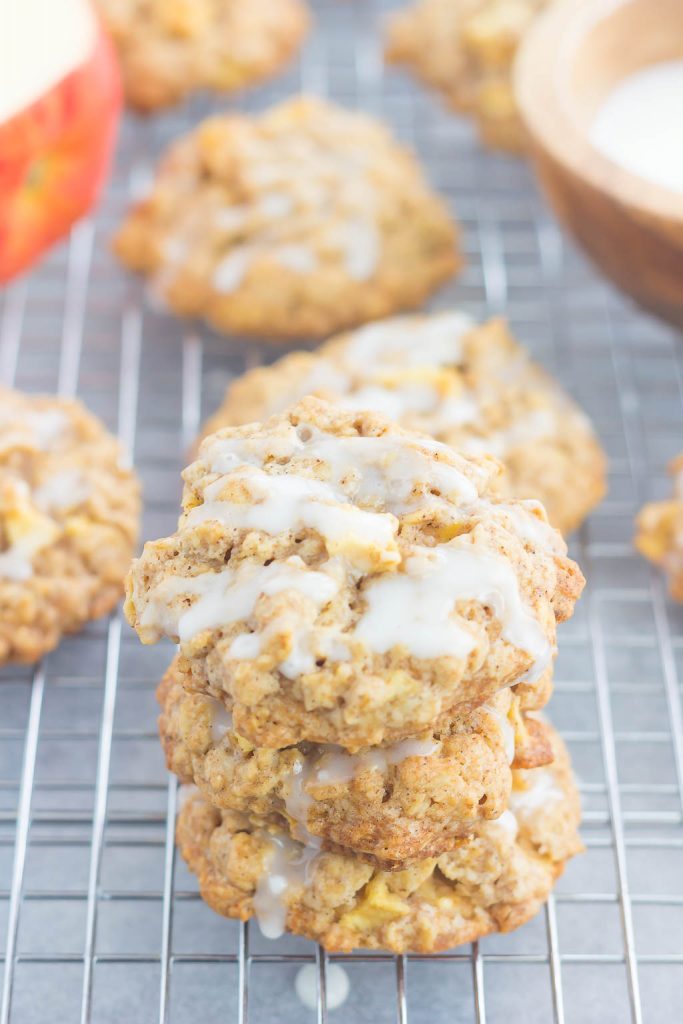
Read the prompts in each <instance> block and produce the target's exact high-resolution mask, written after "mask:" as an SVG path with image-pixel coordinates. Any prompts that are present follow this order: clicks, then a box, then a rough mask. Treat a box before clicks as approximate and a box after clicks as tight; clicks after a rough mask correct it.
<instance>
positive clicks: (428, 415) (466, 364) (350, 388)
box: [205, 312, 606, 533]
mask: <svg viewBox="0 0 683 1024" xmlns="http://www.w3.org/2000/svg"><path fill="white" fill-rule="evenodd" d="M308 394H315V395H318V396H320V397H321V398H325V399H329V400H330V401H335V402H338V403H339V404H340V405H341V406H343V407H344V408H346V409H363V408H364V409H374V410H375V411H376V412H381V413H385V414H386V415H388V416H391V417H392V419H394V420H396V422H398V423H400V424H401V426H403V427H407V428H408V429H410V430H421V431H424V432H425V433H428V434H431V435H432V437H435V438H436V439H437V440H439V441H443V442H444V443H445V444H449V445H451V446H452V447H453V448H455V449H456V450H457V451H459V452H464V453H465V454H466V455H478V454H480V453H482V452H488V453H490V454H492V455H495V456H496V457H497V458H499V459H500V460H501V461H502V462H503V463H504V465H505V467H506V469H507V473H505V474H504V475H502V476H501V477H500V478H499V480H498V483H497V489H498V492H499V493H500V494H501V495H507V496H511V497H516V498H538V499H539V500H540V501H541V502H542V503H543V505H544V506H545V509H546V512H547V513H548V518H549V519H550V521H551V523H552V524H553V525H554V526H556V527H557V528H558V529H560V530H562V532H563V533H567V532H569V531H570V530H573V529H574V528H575V527H577V526H579V525H580V523H581V522H582V520H583V519H584V518H585V516H586V515H587V514H588V512H589V511H590V510H591V508H592V507H593V506H594V505H596V504H597V503H598V502H599V501H600V500H601V498H602V496H603V495H604V493H605V476H606V459H605V456H604V453H603V451H602V449H601V447H600V444H599V442H598V441H597V439H596V437H595V434H594V432H593V429H592V427H591V425H590V423H589V421H588V419H587V417H586V416H585V415H584V413H583V412H582V411H581V410H580V409H579V408H578V407H577V406H576V405H575V404H574V402H572V401H571V399H569V398H568V396H567V395H566V394H565V393H564V392H563V391H562V390H561V389H560V387H559V385H558V384H557V383H556V382H555V381H554V380H553V379H552V378H551V377H549V376H548V375H547V374H546V373H545V372H544V371H543V370H542V369H541V368H540V367H539V366H538V365H537V364H536V363H534V362H532V360H531V359H530V358H529V355H528V353H527V351H526V350H525V349H524V348H523V347H522V346H521V345H520V344H519V343H518V342H516V341H515V339H514V338H513V337H512V336H511V335H510V332H509V331H508V329H507V326H506V324H505V322H504V321H502V320H489V321H488V322H487V323H484V324H481V325H477V324H476V323H474V322H473V321H472V320H470V319H469V317H467V316H465V315H464V314H462V313H455V312H454V313H438V314H434V315H432V316H403V317H395V318H393V319H390V320H384V321H381V322H380V323H377V324H371V325H369V326H367V327H361V328H360V329H359V330H357V331H355V332H353V333H351V334H346V335H342V336H341V337H339V338H334V339H333V340H332V341H329V342H327V343H326V344H325V345H323V346H322V348H320V349H318V350H317V352H294V353H292V354H290V355H287V356H285V357H284V358H282V359H280V360H279V361H278V362H276V363H274V364H273V365H271V366H260V367H258V368H257V369H254V370H251V371H250V372H249V373H246V374H245V375H244V376H243V377H241V378H239V379H238V380H237V381H235V382H234V383H232V384H231V385H230V387H229V388H228V391H227V393H226V396H225V400H224V402H223V405H222V406H221V408H220V409H219V410H218V412H217V413H216V415H215V416H214V417H213V418H212V419H211V420H210V421H209V423H208V425H207V427H206V430H205V433H213V432H214V431H216V430H219V429H220V428H222V427H227V426H239V425H241V424H243V423H253V422H254V421H255V420H264V419H266V418H267V417H268V416H271V415H273V414H274V413H276V412H280V411H281V410H282V409H285V408H286V407H287V406H289V405H291V404H292V403H293V402H296V401H298V400H299V399H300V398H303V397H304V396H305V395H308Z"/></svg>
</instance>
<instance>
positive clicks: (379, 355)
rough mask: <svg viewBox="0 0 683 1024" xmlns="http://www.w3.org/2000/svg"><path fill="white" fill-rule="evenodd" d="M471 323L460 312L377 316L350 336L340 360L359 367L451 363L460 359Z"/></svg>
mask: <svg viewBox="0 0 683 1024" xmlns="http://www.w3.org/2000/svg"><path fill="white" fill-rule="evenodd" d="M473 326H474V321H473V320H471V319H470V317H468V316H466V315H465V314H464V313H436V314H434V315H432V316H430V317H425V319H424V320H416V319H414V318H412V317H394V318H391V319H389V320H381V321H379V322H378V323H376V324H369V325H368V326H367V327H361V328H360V329H359V330H357V331H355V332H354V333H353V334H352V335H351V336H350V338H349V342H348V345H347V346H346V349H345V351H344V361H345V362H347V363H348V365H349V366H350V367H352V368H353V367H358V366H360V367H362V368H363V371H367V370H369V369H377V368H378V367H382V366H384V367H389V368H391V369H395V368H396V366H427V365H429V366H452V365H454V364H457V363H458V362H459V361H460V360H461V359H462V339H463V337H464V335H465V334H466V333H467V332H468V331H469V330H471V329H472V327H473Z"/></svg>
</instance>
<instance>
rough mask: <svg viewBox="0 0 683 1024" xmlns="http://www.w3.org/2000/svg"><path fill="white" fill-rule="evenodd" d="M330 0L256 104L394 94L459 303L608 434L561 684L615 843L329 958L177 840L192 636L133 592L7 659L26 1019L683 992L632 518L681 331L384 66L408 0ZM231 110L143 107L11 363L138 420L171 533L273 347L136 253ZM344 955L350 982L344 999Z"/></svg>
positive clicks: (41, 290)
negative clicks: (171, 728) (203, 422)
mask: <svg viewBox="0 0 683 1024" xmlns="http://www.w3.org/2000/svg"><path fill="white" fill-rule="evenodd" d="M315 6H316V14H317V26H316V31H315V33H314V35H313V38H312V39H311V41H310V43H309V44H308V46H307V48H306V50H305V52H304V54H303V56H302V59H301V62H300V63H299V65H298V66H296V67H294V68H293V69H291V70H290V72H289V73H288V75H287V76H286V77H283V78H281V79H280V80H279V81H278V82H277V83H276V85H275V86H271V87H268V88H264V89H261V90H257V91H255V92H254V93H251V94H250V95H249V96H248V97H246V98H244V100H243V101H241V102H240V104H239V105H240V106H243V107H244V106H246V107H248V108H253V109H258V108H260V107H262V106H264V105H265V104H267V103H268V102H271V101H272V100H274V99H276V98H278V97H280V96H284V95H287V94H289V93H291V92H294V91H297V90H298V89H301V88H304V89H307V90H311V91H315V92H318V93H324V94H327V95H329V96H330V97H332V98H334V99H336V100H338V101H340V102H343V103H345V104H347V105H350V106H360V107H362V108H365V109H367V110H369V111H370V112H372V113H376V114H378V115H380V116H382V117H383V118H385V119H386V120H387V121H388V122H389V123H390V124H391V125H392V126H393V128H394V130H395V131H396V133H397V134H398V136H399V137H401V138H402V139H404V140H405V141H406V142H408V143H411V144H412V145H413V146H414V147H415V148H416V149H417V151H418V152H419V154H420V156H421V157H422V159H423V161H424V163H425V165H426V167H427V170H428V173H429V175H430V177H431V180H432V181H433V183H434V185H435V186H437V187H438V188H439V189H440V190H441V191H442V192H443V193H444V195H445V196H446V197H447V199H448V200H449V201H450V202H451V203H452V206H453V209H454V211H455V212H457V216H458V218H459V220H460V222H461V223H462V225H463V229H464V244H465V248H466V251H467V256H468V265H467V269H466V270H465V271H464V273H463V274H462V275H461V276H460V277H459V279H458V281H457V282H456V283H455V284H454V285H453V286H452V287H451V288H450V289H448V290H447V291H445V292H444V293H442V294H441V295H440V296H439V298H438V301H437V303H436V305H437V306H439V307H444V306H448V305H452V304H455V303H457V304H458V305H459V306H461V307H463V308H465V309H466V310H467V311H469V312H470V313H472V314H473V315H475V316H479V317H483V316H485V315H489V314H496V313H500V312H503V311H504V312H506V314H507V315H508V316H509V318H510V320H511V322H512V325H513V327H514V329H515V330H516V332H517V334H518V336H519V337H520V338H522V339H523V340H524V341H525V342H526V343H527V344H528V345H529V347H530V348H531V349H532V351H533V352H534V354H535V356H536V357H537V358H539V359H540V360H541V361H542V362H543V363H544V364H545V365H546V366H547V367H548V368H549V369H550V370H551V371H552V372H554V373H556V374H557V376H558V377H559V378H560V379H561V380H562V382H563V384H564V385H565V386H566V387H567V388H568V389H569V390H570V391H571V392H573V393H574V394H575V396H576V397H577V398H578V399H579V400H580V401H581V402H582V403H583V405H584V406H585V408H586V409H587V410H588V412H589V413H590V414H591V415H592V417H593V419H594V421H595V423H596V425H597V428H598V430H599V432H600V435H601V437H602V439H603V442H604V444H605V446H606V447H607V449H608V452H609V455H610V493H609V496H608V498H607V500H606V501H605V502H604V504H603V505H602V506H601V508H600V509H598V510H597V512H596V513H595V514H594V515H593V517H592V518H591V520H590V522H589V523H588V524H587V525H586V526H585V527H584V529H583V530H582V532H581V534H580V536H578V537H577V538H576V539H575V540H574V542H573V544H572V547H573V554H574V556H575V557H577V558H578V559H579V561H580V563H581V565H582V567H583V569H584V571H585V573H586V575H587V576H588V578H589V586H588V589H587V592H586V595H585V596H584V598H583V600H582V602H581V604H580V607H579V609H578V611H577V614H576V616H575V617H574V619H573V620H572V621H571V622H570V623H568V624H567V625H566V626H565V627H563V629H562V632H561V638H560V651H561V653H560V657H559V660H558V665H557V684H556V691H557V692H556V695H555V697H554V699H553V703H552V715H553V718H554V721H555V722H556V724H557V725H558V726H559V727H560V729H561V730H562V731H563V733H564V736H565V737H566V738H567V740H568V742H569V746H570V748H571V751H572V754H573V757H574V761H575V765H576V771H577V773H578V776H579V779H580V782H581V788H582V793H583V801H584V808H585V814H584V829H583V834H584V838H585V842H586V846H587V852H586V853H585V855H583V856H582V857H579V858H577V859H576V860H575V861H574V862H573V863H572V864H571V865H570V866H569V868H568V870H567V872H566V874H565V876H564V878H563V879H562V880H561V881H560V883H559V885H558V887H557V892H556V894H555V896H554V897H553V898H551V900H550V902H549V903H548V905H547V907H546V909H545V911H544V912H543V913H541V914H540V915H539V916H538V917H537V918H536V919H535V920H534V921H532V922H531V923H529V924H528V925H526V926H525V927H523V928H522V929H521V930H520V931H519V932H517V933H514V934H512V935H508V936H495V937H492V938H487V939H486V940H484V941H482V942H480V943H478V944H476V943H475V944H474V945H473V946H471V947H465V948H460V949H457V950H455V951H453V952H451V953H449V954H446V955H441V956H436V957H425V956H409V957H393V956H389V955H367V954H366V955H352V956H326V955H325V954H324V953H323V952H322V951H321V950H319V949H316V947H315V946H314V945H312V944H311V943H308V942H305V941H303V940H299V939H295V938H291V937H285V938H283V939H282V940H280V941H278V942H269V941H267V940H265V939H263V938H262V937H261V936H260V934H259V932H258V929H257V928H255V927H249V926H247V925H242V926H240V925H238V924H237V923H235V922H226V921H224V920H222V919H220V918H219V917H217V916H216V915H214V914H213V913H212V912H211V911H210V910H209V909H208V908H207V907H205V906H204V905H203V903H202V902H201V900H200V899H199V896H198V893H197V889H196V885H195V883H194V880H193V879H192V877H191V876H190V875H189V873H188V872H187V871H186V870H185V868H184V865H183V864H182V863H181V862H180V860H179V858H176V856H175V854H174V846H173V822H174V817H175V809H176V786H175V781H174V779H169V778H168V777H167V775H166V774H165V770H164V766H163V762H162V757H161V752H160V749H159V744H158V740H157V736H156V730H155V716H156V708H155V702H154V695H153V690H154V685H155V683H156V681H157V679H158V678H159V676H160V674H161V672H162V670H163V669H164V668H165V666H166V664H167V662H168V660H169V658H170V650H169V649H163V648H161V647H159V648H143V647H142V646H141V645H140V644H139V643H138V641H137V639H136V638H135V636H134V635H133V634H132V632H131V631H130V630H129V629H128V628H127V626H125V624H123V623H122V620H121V618H120V616H118V615H117V616H114V617H113V618H111V619H110V620H109V621H107V622H100V623H96V624H93V625H92V626H90V627H89V628H88V629H87V630H86V631H85V632H84V633H82V634H81V635H79V636H75V637H72V638H69V639H67V640H65V641H64V643H63V644H62V645H61V646H60V648H59V649H58V650H57V651H55V652H54V653H53V654H51V655H50V656H49V657H48V658H46V660H45V661H44V663H43V664H42V665H40V666H38V667H37V668H36V669H35V670H34V671H29V670H24V669H21V670H17V669H12V670H5V671H4V672H3V673H2V676H1V685H0V943H2V945H0V957H1V958H2V986H3V987H2V1003H1V1004H0V1006H1V1009H0V1024H8V1022H9V1021H11V1022H13V1024H36V1022H47V1021H49V1022H50V1024H54V1022H57V1024H70V1022H78V1021H81V1022H83V1024H85V1022H88V1021H93V1022H98V1024H113V1022H122V1021H125V1022H126V1024H149V1022H153V1021H156V1020H159V1021H161V1022H166V1021H169V1022H172V1024H184V1022H187V1021H201V1022H202V1024H213V1022H219V1021H220V1022H221V1024H225V1022H227V1021H230V1022H233V1021H236V1022H239V1024H246V1022H247V1021H250V1022H267V1024H288V1022H297V1024H298V1022H305V1021H309V1020H310V1021H318V1022H324V1021H326V1020H327V1019H328V1017H329V1019H330V1020H331V1021H332V1022H333V1024H334V1022H337V1021H338V1022H340V1024H341V1022H342V1021H343V1022H347V1024H349V1022H351V1024H356V1022H363V1021H372V1022H373V1024H384V1022H390V1021H398V1022H399V1024H408V1022H410V1024H446V1022H449V1024H461V1022H477V1024H483V1022H485V1021H488V1022H501V1024H502V1022H506V1024H510V1022H514V1024H516V1022H524V1024H548V1022H555V1024H565V1022H566V1024H592V1022H598V1021H599V1022H600V1024H624V1022H628V1021H634V1022H636V1024H638V1022H640V1021H643V1022H653V1024H660V1022H663V1021H667V1022H669V1021H671V1022H673V1021H675V1020H681V992H682V991H683V870H682V869H683V815H682V810H683V808H682V800H683V727H682V723H681V704H680V690H679V672H681V671H683V612H682V611H681V610H680V609H679V608H677V607H675V606H672V605H671V604H670V603H669V602H668V601H667V598H666V596H665V590H664V587H663V585H662V581H661V579H660V578H659V577H658V575H657V574H656V573H654V572H653V571H651V570H650V569H649V567H648V566H647V565H646V564H645V563H644V562H643V561H642V560H641V559H640V558H638V557H637V556H636V555H635V553H634V551H633V549H632V546H631V534H632V528H633V517H634V514H635V512H636V510H637V509H638V507H639V506H640V504H641V503H642V502H643V501H644V500H646V499H648V498H652V497H658V496H662V495H664V494H665V493H667V483H666V480H665V464H666V461H667V459H668V458H670V457H671V456H673V455H674V454H675V453H677V452H678V450H679V449H680V448H681V447H683V445H682V444H681V440H682V438H683V388H682V379H683V345H682V344H681V340H682V339H681V338H680V337H677V336H675V335H674V334H673V333H672V332H670V331H668V330H667V329H665V328H663V327H661V326H659V325H657V324H656V323H655V322H653V321H652V320H650V319H648V318H646V317H645V316H643V315H641V314H639V313H637V312H635V311H634V310H633V309H632V308H631V307H630V306H628V305H626V304H625V302H624V301H623V300H621V299H619V298H618V297H617V296H616V294H615V293H614V292H612V291H611V290H610V288H609V287H608V286H606V285H605V284H604V283H603V282H602V281H601V280H600V279H599V278H598V277H597V276H596V274H595V273H594V272H593V271H592V270H591V269H590V268H589V267H588V266H587V265H586V264H585V263H584V262H583V261H582V260H581V259H580V258H579V257H578V256H577V254H576V253H575V252H574V251H573V250H572V249H571V248H570V247H569V246H568V245H567V244H566V242H565V241H564V240H563V239H562V237H561V236H560V234H559V233H558V231H557V229H556V228H555V227H554V225H553V224H552V222H551V221H550V219H549V217H548V216H547V214H546V213H545V211H544V209H543V206H542V204H541V202H540V201H539V198H538V196H537V194H536V191H535V189H534V186H533V183H532V180H531V177H530V173H529V171H528V169H527V168H526V166H525V165H524V164H523V163H521V162H517V161H514V160H509V159H506V158H503V157H499V156H492V155H488V154H485V153H483V152H482V151H481V150H480V149H479V148H478V146H477V144H476V142H475V140H474V138H473V136H472V133H471V130H470V128H469V127H468V126H467V125H466V124H464V123H463V122H461V121H460V120H459V119H457V118H455V117H453V116H451V115H449V114H448V113H446V112H445V111H444V110H443V108H442V107H441V106H440V104H439V102H438V101H437V100H435V99H434V98H433V97H431V96H429V95H428V94H427V93H426V92H424V91H423V90H422V89H421V88H419V87H417V86H416V85H414V84H413V83H412V82H411V81H410V80H409V79H408V78H406V77H404V76H403V75H401V74H399V73H397V72H394V71H385V70H384V69H383V67H382V62H381V50H380V43H379V39H380V37H379V34H378V23H379V20H380V15H381V14H382V13H383V10H385V9H386V5H381V4H379V3H378V2H372V0H357V2H341V0H319V2H318V3H317V4H316V5H315ZM205 109H206V108H203V107H200V106H198V105H192V106H191V107H188V108H186V109H184V110H183V111H182V112H181V113H180V114H178V113H175V114H173V115H166V116H163V117H160V118H156V119H154V120H152V121H147V122H144V123H142V122H136V121H133V120H130V121H129V122H128V123H127V124H126V125H125V126H124V129H123V134H122V138H121V140H120V146H119V159H118V165H117V168H116V173H115V175H114V177H113V180H112V182H111V185H110V188H109V190H108V193H107V195H106V197H105V200H104V203H103V205H102V208H101V210H100V212H99V214H98V216H97V218H96V219H95V220H94V221H88V222H85V223H82V224H81V225H79V226H78V227H77V228H76V229H75V230H74V231H73V233H72V235H71V238H70V240H69V242H68V244H66V245H64V246H62V247H61V248H59V249H57V250H56V251H55V252H53V253H52V254H51V255H50V256H49V258H48V259H47V260H46V261H45V262H44V263H43V264H42V265H41V266H40V268H39V269H38V270H37V271H35V272H34V273H33V274H32V275H31V276H30V277H29V278H28V279H25V280H23V281H20V282H19V283H17V284H15V285H13V286H12V287H11V288H10V289H9V290H7V291H6V292H5V294H4V296H3V297H2V306H1V307H0V379H2V380H3V381H4V382H5V383H15V384H16V385H17V386H18V387H21V388H24V389H26V390H29V391H36V390H47V391H54V390H59V391H61V392H62V393H64V394H67V395H72V394H78V395H79V396H80V397H81V398H83V399H84V400H85V401H86V402H87V403H88V405H89V406H90V407H91V408H92V409H93V410H94V411H96V412H97V413H98V414H99V415H101V416H102V417H103V418H104V419H105V420H106V422H107V423H108V424H109V425H110V426H111V428H112V429H115V430H118V432H119V433H120V435H121V437H122V439H123V440H124V442H125V443H126V444H127V445H128V446H129V448H130V450H131V451H132V453H133V455H134V459H135V464H136V466H137V468H138V470H139V472H140V474H141V476H142V479H143V482H144V488H145V500H146V509H145V518H144V536H145V537H151V536H160V535H162V534H163V533H165V532H167V531H169V530H170V529H172V528H173V525H174V521H175V517H176V510H177V503H178V497H179V477H178V473H179V470H180V468H181V465H182V463H183V451H184V450H185V448H186V445H187V443H188V442H189V441H190V439H191V438H192V436H193V435H194V433H195V431H196V429H197V425H198V423H199V421H200V417H201V416H203V415H204V414H205V413H206V412H208V411H210V410H211V409H212V408H213V407H214V406H215V404H216V403H217V401H218V399H219V397H220V395H221V394H222V391H223V388H224V386H225V384H226V383H227V381H228V380H229V379H230V378H231V377H232V376H233V375H234V374H237V373H240V372H242V371H243V370H244V369H245V367H246V366H251V365H253V364H255V363H257V362H259V361H261V360H268V359H271V358H273V357H274V354H275V353H274V351H273V350H271V349H269V348H268V346H265V345H264V346H260V345H254V344H253V343H249V344H242V343H240V342H238V341H233V342H228V341H226V340H225V339H220V338H218V337H216V336H213V335H211V334H209V333H207V332H205V331H203V330H202V329H200V328H194V327H186V326H184V325H183V324H182V323H180V322H179V321H177V320H175V319H172V318H170V317H168V316H167V315H165V314H164V313H163V312H162V311H159V310H156V309H154V308H153V306H152V305H151V304H150V302H149V301H148V300H147V298H146V297H145V295H144V292H143V289H142V286H141V285H140V284H139V283H138V282H133V281H130V280H128V279H127V278H126V276H125V275H124V274H123V273H122V272H121V271H120V270H119V269H118V268H117V266H116V264H115V262H114V261H113V259H112V257H111V255H110V253H109V249H108V240H109V237H110V235H111V233H112V231H113V229H114V227H115V225H116V223H117V221H118V219H119V217H120V214H121V211H122V210H123V208H124V207H125V205H126V203H127V202H128V201H129V200H130V198H131V196H132V195H134V194H136V192H138V191H139V190H140V189H141V188H143V187H144V183H145V180H146V179H147V178H148V176H149V173H150V168H151V166H152V162H153V159H154V157H155V155H156V154H157V153H158V152H159V150H160V149H161V148H162V147H163V145H164V144H165V143H166V142H167V141H168V140H169V139H170V138H172V137H173V136H174V135H176V134H177V133H178V132H179V131H181V130H182V129H183V128H184V127H187V125H189V124H191V123H192V122H193V120H196V118H197V117H199V116H200V114H202V113H204V112H205ZM330 962H336V963H342V964H343V966H344V969H345V970H346V972H347V974H348V976H349V979H350V982H351V988H350V994H349V997H348V999H347V1000H346V1001H345V1002H344V1004H343V1005H342V1006H341V1007H340V1008H339V1009H335V1010H328V1007H327V998H326V988H327V980H328V971H329V966H330ZM304 964H313V965H314V967H315V972H316V973H315V977H316V978H317V980H318V999H317V1006H316V1007H315V1008H313V1009H309V1008H306V1007H305V1006H304V1005H303V1004H302V1003H301V1002H299V999H298V998H297V995H296V992H295V987H294V979H295V976H296V974H297V972H298V971H299V970H300V968H301V966H302V965H304Z"/></svg>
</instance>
